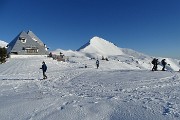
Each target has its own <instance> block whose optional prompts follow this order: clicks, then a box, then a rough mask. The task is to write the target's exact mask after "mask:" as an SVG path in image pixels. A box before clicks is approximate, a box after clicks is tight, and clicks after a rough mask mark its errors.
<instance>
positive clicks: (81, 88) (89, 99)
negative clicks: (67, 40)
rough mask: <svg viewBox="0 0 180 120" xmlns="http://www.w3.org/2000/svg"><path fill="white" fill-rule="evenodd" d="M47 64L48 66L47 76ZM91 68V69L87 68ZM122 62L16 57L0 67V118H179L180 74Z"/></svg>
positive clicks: (53, 119) (116, 119)
mask: <svg viewBox="0 0 180 120" xmlns="http://www.w3.org/2000/svg"><path fill="white" fill-rule="evenodd" d="M42 61H45V62H46V64H47V66H48V71H47V76H48V79H47V80H40V78H42V71H41V70H40V69H39V68H40V67H41V63H42ZM84 64H87V66H88V68H84V66H83V65H84ZM150 69H151V68H149V70H147V69H144V68H143V69H140V68H137V67H134V65H129V64H127V63H123V62H119V61H113V60H110V61H103V60H100V69H96V66H95V60H91V59H87V58H86V57H84V58H82V57H71V58H70V61H69V62H57V61H55V60H52V59H51V58H45V57H38V58H37V57H29V58H11V59H8V61H7V62H6V63H5V64H1V65H0V106H1V107H0V117H1V120H12V119H13V120H59V119H64V120H102V119H103V120H137V119H138V120H144V119H146V120H154V119H157V120H172V119H173V120H178V119H179V118H180V110H179V108H180V102H179V101H180V92H179V91H180V88H179V85H180V81H179V80H180V74H179V72H174V71H165V72H163V71H156V72H152V71H150Z"/></svg>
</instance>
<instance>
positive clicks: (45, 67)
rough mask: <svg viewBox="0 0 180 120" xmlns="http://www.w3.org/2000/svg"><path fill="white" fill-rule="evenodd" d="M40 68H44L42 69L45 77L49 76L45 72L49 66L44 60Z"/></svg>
mask: <svg viewBox="0 0 180 120" xmlns="http://www.w3.org/2000/svg"><path fill="white" fill-rule="evenodd" d="M40 69H42V71H43V79H47V76H46V74H45V73H46V70H47V66H46V64H45V62H44V61H43V62H42V67H41V68H40Z"/></svg>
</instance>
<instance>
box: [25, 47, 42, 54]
mask: <svg viewBox="0 0 180 120" xmlns="http://www.w3.org/2000/svg"><path fill="white" fill-rule="evenodd" d="M25 51H26V52H27V53H38V51H39V49H38V48H35V47H32V48H25Z"/></svg>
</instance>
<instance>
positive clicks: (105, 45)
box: [77, 37, 124, 57]
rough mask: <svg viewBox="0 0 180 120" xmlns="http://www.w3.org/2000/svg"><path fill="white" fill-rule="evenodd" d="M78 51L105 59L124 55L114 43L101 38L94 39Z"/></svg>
mask: <svg viewBox="0 0 180 120" xmlns="http://www.w3.org/2000/svg"><path fill="white" fill-rule="evenodd" d="M77 51H79V52H82V53H86V54H92V55H93V54H94V55H97V56H104V57H108V56H113V55H123V54H124V53H123V52H122V50H121V49H120V48H118V47H117V46H115V45H114V44H113V43H111V42H109V41H106V40H104V39H102V38H99V37H93V38H92V39H91V40H90V41H89V42H88V43H86V44H85V45H83V46H82V47H80V48H79V49H78V50H77Z"/></svg>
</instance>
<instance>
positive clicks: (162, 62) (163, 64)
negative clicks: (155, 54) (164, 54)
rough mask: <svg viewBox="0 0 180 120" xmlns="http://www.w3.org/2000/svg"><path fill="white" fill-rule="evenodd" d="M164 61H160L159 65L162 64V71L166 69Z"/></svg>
mask: <svg viewBox="0 0 180 120" xmlns="http://www.w3.org/2000/svg"><path fill="white" fill-rule="evenodd" d="M165 60H166V59H163V60H162V61H161V64H162V66H163V68H162V71H165V67H166V64H167V63H166V61H165Z"/></svg>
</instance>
